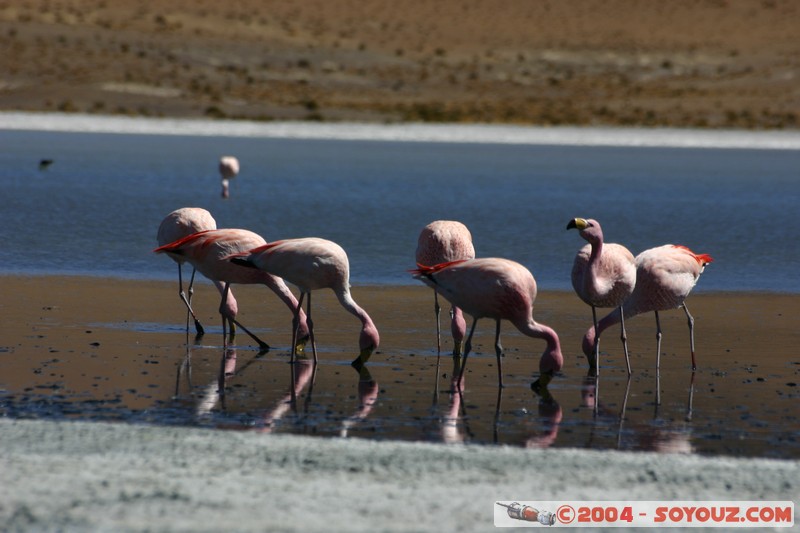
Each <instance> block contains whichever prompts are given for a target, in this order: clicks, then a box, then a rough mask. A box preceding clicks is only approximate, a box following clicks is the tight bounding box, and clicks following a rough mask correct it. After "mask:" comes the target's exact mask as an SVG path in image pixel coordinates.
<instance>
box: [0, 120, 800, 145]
mask: <svg viewBox="0 0 800 533" xmlns="http://www.w3.org/2000/svg"><path fill="white" fill-rule="evenodd" d="M0 130H8V131H44V132H59V133H92V134H132V135H189V136H213V137H253V138H271V139H307V140H331V141H337V140H341V141H379V142H381V141H382V142H428V143H478V144H509V145H550V146H592V147H640V148H697V149H700V148H718V149H736V150H743V149H754V150H800V130H797V129H795V130H757V129H732V128H730V129H706V128H679V127H669V126H592V125H583V126H568V125H558V126H541V125H519V124H493V123H473V124H464V123H437V124H430V123H421V122H397V123H370V122H357V121H350V122H348V121H342V122H329V123H319V122H307V121H305V122H304V121H252V120H212V119H203V118H177V117H128V116H117V115H97V114H81V113H59V112H35V111H31V112H21V111H0Z"/></svg>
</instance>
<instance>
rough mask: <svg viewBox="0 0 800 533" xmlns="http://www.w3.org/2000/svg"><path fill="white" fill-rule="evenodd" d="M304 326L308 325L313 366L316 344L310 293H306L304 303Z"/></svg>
mask: <svg viewBox="0 0 800 533" xmlns="http://www.w3.org/2000/svg"><path fill="white" fill-rule="evenodd" d="M306 324H308V336H309V337H311V353H313V354H314V364H317V342H316V341H315V340H314V321H313V320H311V293H310V292H309V293H308V300H307V301H306Z"/></svg>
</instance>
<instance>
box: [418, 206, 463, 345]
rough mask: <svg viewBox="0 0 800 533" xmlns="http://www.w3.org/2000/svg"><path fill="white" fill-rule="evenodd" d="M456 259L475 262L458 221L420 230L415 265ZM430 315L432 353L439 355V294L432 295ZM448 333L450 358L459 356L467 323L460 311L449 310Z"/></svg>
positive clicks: (430, 225) (442, 222)
mask: <svg viewBox="0 0 800 533" xmlns="http://www.w3.org/2000/svg"><path fill="white" fill-rule="evenodd" d="M460 259H475V248H474V247H473V245H472V234H471V233H470V232H469V229H467V227H466V226H465V225H464V224H462V223H461V222H456V221H453V220H435V221H433V222H431V223H430V224H428V225H427V226H425V227H424V228H422V231H421V232H420V234H419V239H418V240H417V264H418V265H438V264H441V263H448V262H450V261H458V260H460ZM433 301H434V312H435V314H436V354H437V356H438V355H439V354H440V353H441V340H440V339H441V335H440V330H439V310H440V307H439V294H438V293H437V291H434V292H433ZM450 331H451V332H452V335H453V355H461V349H462V344H463V342H464V335H465V334H466V332H467V322H466V321H465V320H464V314H463V313H462V312H461V309H459V308H458V307H455V306H453V307H452V308H451V309H450Z"/></svg>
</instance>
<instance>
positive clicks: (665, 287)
mask: <svg viewBox="0 0 800 533" xmlns="http://www.w3.org/2000/svg"><path fill="white" fill-rule="evenodd" d="M712 261H713V259H712V258H711V256H710V255H708V254H695V253H694V252H692V251H691V250H689V249H688V248H686V247H685V246H677V245H674V244H666V245H664V246H659V247H657V248H651V249H649V250H645V251H644V252H642V253H640V254H639V255H637V256H636V287H635V288H634V289H633V294H631V295H630V297H629V298H628V299H627V300H625V303H624V304H623V305H622V307H621V308H618V309H616V310H614V311H612V312H611V313H609V314H608V315H607V316H606V317H604V318H602V319H601V320H600V322H599V323H598V324H597V329H595V328H594V327H591V328H589V331H587V332H586V335H585V336H584V337H583V353H584V354H586V355H587V357H588V356H589V354H590V353H591V351H592V349H593V346H594V343H595V337H596V336H599V335H600V334H602V332H603V331H604V330H605V329H607V328H609V327H610V326H612V325H614V324H616V323H617V322H619V321H620V320H621V319H622V314H623V313H624V316H625V317H627V318H630V317H634V316H636V315H640V314H642V313H647V312H650V311H653V312H655V315H656V328H657V329H656V339H657V346H656V368H660V367H661V322H660V321H659V318H658V312H659V311H666V310H668V309H675V308H678V307H683V310H684V312H685V313H686V317H687V319H688V320H689V338H690V346H691V352H692V370H695V369H696V368H697V364H696V362H695V354H694V318H693V317H692V315H691V314H690V313H689V308H688V307H686V302H685V301H684V300H686V297H687V296H689V293H690V292H691V291H692V289H693V288H694V286H695V284H696V283H697V280H698V278H699V277H700V274H701V273H702V272H703V269H704V268H705V266H706V265H707V264H708V263H711V262H712ZM620 309H622V313H621V312H620ZM595 332H597V335H596V334H595Z"/></svg>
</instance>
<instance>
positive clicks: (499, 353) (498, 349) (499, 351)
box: [494, 319, 503, 389]
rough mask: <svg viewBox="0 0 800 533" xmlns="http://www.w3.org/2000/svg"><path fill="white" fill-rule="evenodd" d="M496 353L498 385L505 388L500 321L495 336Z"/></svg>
mask: <svg viewBox="0 0 800 533" xmlns="http://www.w3.org/2000/svg"><path fill="white" fill-rule="evenodd" d="M494 353H495V355H496V356H497V383H498V386H499V387H500V388H501V389H502V388H503V361H502V360H501V359H500V358H501V357H502V356H503V346H502V345H501V344H500V320H499V319H498V320H497V328H496V330H495V334H494Z"/></svg>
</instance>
